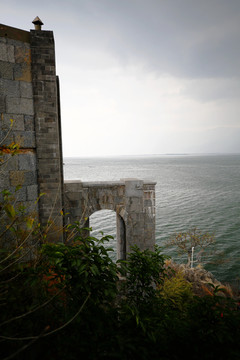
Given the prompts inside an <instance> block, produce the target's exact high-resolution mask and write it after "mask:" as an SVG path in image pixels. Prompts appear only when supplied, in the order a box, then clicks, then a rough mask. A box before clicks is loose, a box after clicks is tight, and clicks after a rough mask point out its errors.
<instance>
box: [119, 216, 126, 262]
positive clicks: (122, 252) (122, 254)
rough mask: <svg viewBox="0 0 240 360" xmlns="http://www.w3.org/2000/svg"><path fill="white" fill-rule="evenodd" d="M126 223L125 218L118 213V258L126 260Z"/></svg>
mask: <svg viewBox="0 0 240 360" xmlns="http://www.w3.org/2000/svg"><path fill="white" fill-rule="evenodd" d="M126 256H127V254H126V225H125V222H124V220H123V218H122V217H121V216H120V215H117V258H118V259H121V260H126Z"/></svg>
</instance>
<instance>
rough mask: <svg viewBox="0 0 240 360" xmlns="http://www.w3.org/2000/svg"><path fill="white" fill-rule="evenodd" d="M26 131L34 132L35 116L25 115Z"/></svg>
mask: <svg viewBox="0 0 240 360" xmlns="http://www.w3.org/2000/svg"><path fill="white" fill-rule="evenodd" d="M24 129H25V131H34V130H35V124H34V116H33V115H24Z"/></svg>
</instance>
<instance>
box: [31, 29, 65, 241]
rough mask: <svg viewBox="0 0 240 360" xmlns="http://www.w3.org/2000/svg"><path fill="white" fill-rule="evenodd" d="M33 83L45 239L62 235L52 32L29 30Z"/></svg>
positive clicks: (60, 160) (40, 204)
mask: <svg viewBox="0 0 240 360" xmlns="http://www.w3.org/2000/svg"><path fill="white" fill-rule="evenodd" d="M30 46H31V57H32V62H31V65H32V84H33V100H34V114H35V131H36V153H37V167H38V186H39V194H42V193H43V194H44V195H43V196H41V198H40V201H39V217H40V222H41V224H42V225H43V226H45V227H47V228H49V221H50V222H51V223H52V225H51V227H50V231H49V233H48V239H49V240H50V239H51V240H57V241H58V240H59V238H60V239H61V238H62V233H61V228H62V226H63V219H62V215H61V210H62V208H63V201H62V187H63V183H62V182H63V181H62V165H63V164H62V157H61V142H60V135H61V134H60V129H59V116H60V114H59V111H58V95H57V94H58V91H57V78H56V66H55V48H54V37H53V32H52V31H41V30H31V31H30Z"/></svg>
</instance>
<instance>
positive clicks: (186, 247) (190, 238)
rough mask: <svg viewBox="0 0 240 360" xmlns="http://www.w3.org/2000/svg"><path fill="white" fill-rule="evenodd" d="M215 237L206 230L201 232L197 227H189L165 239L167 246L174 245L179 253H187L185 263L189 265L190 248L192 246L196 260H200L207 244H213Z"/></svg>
mask: <svg viewBox="0 0 240 360" xmlns="http://www.w3.org/2000/svg"><path fill="white" fill-rule="evenodd" d="M214 243H215V237H214V235H213V234H210V233H208V232H205V233H204V232H202V231H201V230H199V229H197V228H193V229H190V230H188V231H186V232H180V233H176V234H175V235H174V236H172V237H171V238H170V239H169V240H168V241H167V246H175V247H177V250H178V252H179V254H181V255H182V254H184V255H185V254H186V255H187V264H188V266H190V263H191V254H192V248H194V252H195V256H196V258H197V260H195V262H199V263H200V262H201V256H202V255H203V253H206V250H207V248H208V247H209V246H212V245H214Z"/></svg>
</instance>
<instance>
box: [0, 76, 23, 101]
mask: <svg viewBox="0 0 240 360" xmlns="http://www.w3.org/2000/svg"><path fill="white" fill-rule="evenodd" d="M0 94H3V95H5V96H7V97H9V96H10V97H16V98H17V97H20V89H19V82H18V81H13V80H8V79H0Z"/></svg>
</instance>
